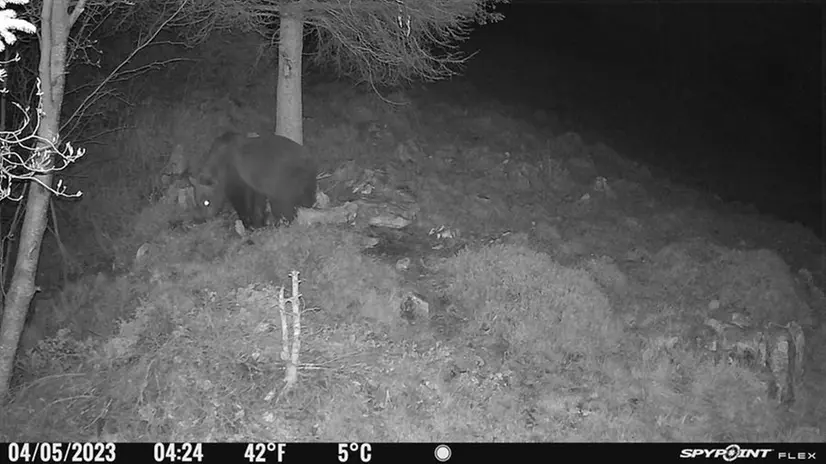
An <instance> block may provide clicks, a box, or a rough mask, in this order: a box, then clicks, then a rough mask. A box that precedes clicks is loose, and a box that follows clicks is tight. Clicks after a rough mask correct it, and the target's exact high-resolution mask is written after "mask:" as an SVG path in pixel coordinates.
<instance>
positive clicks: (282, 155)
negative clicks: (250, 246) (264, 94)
mask: <svg viewBox="0 0 826 464" xmlns="http://www.w3.org/2000/svg"><path fill="white" fill-rule="evenodd" d="M317 175H318V169H317V167H316V165H315V163H314V162H313V159H312V157H311V156H310V154H309V153H308V152H307V149H306V148H304V146H303V145H301V144H299V143H296V142H294V141H293V140H290V139H288V138H286V137H283V136H280V135H275V134H262V135H258V134H252V135H244V134H240V133H238V132H235V131H228V132H226V133H224V134H222V135H221V136H219V137H218V138H216V139H215V141H214V142H213V143H212V146H211V147H210V149H209V152H208V153H207V155H206V157H205V158H204V160H203V164H202V166H201V168H200V169H199V170H198V172H197V174H196V175H195V176H193V175H192V173H190V176H189V180H190V183H191V184H192V186H193V187H194V190H195V202H196V207H197V209H198V213H199V215H200V216H201V218H203V219H206V218H211V217H214V216H216V215H217V214H219V213H221V212H222V211H223V210H224V208H225V206H226V203H227V201H229V203H230V204H231V205H232V207H233V208H234V209H235V212H236V213H238V218H239V219H241V222H242V223H243V224H244V227H245V228H247V229H258V228H261V227H264V226H266V225H267V201H269V204H270V211H271V213H272V219H273V223H274V224H275V225H278V224H281V223H284V224H289V223H291V222H292V221H293V220H295V217H296V216H297V214H298V210H297V209H298V207H299V206H301V207H305V208H312V206H313V204H314V203H315V195H316V188H317V186H316V177H317Z"/></svg>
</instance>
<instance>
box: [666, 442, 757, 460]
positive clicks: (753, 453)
mask: <svg viewBox="0 0 826 464" xmlns="http://www.w3.org/2000/svg"><path fill="white" fill-rule="evenodd" d="M771 451H772V450H771V449H748V448H740V445H728V446H726V447H725V448H717V449H714V448H712V449H691V448H686V449H684V450H682V451H680V457H681V458H699V457H704V458H723V461H726V462H731V461H734V460H735V459H739V458H758V459H765V458H767V457H769V453H770V452H771Z"/></svg>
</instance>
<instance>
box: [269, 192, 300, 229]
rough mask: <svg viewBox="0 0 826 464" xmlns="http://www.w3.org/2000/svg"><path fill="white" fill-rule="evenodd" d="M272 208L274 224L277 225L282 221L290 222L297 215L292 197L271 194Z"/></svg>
mask: <svg viewBox="0 0 826 464" xmlns="http://www.w3.org/2000/svg"><path fill="white" fill-rule="evenodd" d="M270 209H271V210H272V220H273V224H275V225H276V226H277V225H280V224H282V223H284V224H290V223H291V222H293V221H294V220H295V217H296V216H297V211H296V208H295V203H294V202H293V201H292V198H286V199H285V198H283V197H276V196H271V197H270Z"/></svg>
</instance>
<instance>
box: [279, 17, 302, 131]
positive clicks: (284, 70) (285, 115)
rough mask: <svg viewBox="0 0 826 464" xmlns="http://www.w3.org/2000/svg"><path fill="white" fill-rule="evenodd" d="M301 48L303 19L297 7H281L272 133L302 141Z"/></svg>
mask: <svg viewBox="0 0 826 464" xmlns="http://www.w3.org/2000/svg"><path fill="white" fill-rule="evenodd" d="M303 49H304V18H303V14H302V11H301V9H300V7H289V6H285V7H283V8H282V10H281V25H280V27H279V37H278V88H277V89H276V96H277V97H276V98H277V99H278V100H277V102H276V105H275V106H276V110H275V132H276V133H277V134H278V135H283V136H284V137H287V138H290V139H292V140H294V141H296V142H298V143H302V144H303V143H304V135H303V123H304V119H303V118H304V116H303V113H304V110H303V107H302V102H301V53H302V51H303Z"/></svg>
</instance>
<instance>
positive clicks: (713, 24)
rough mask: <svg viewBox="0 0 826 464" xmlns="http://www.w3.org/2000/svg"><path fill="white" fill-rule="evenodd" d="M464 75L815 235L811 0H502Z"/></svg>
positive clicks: (819, 226)
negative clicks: (607, 0) (656, 0)
mask: <svg viewBox="0 0 826 464" xmlns="http://www.w3.org/2000/svg"><path fill="white" fill-rule="evenodd" d="M500 10H501V11H502V12H503V13H505V15H506V18H505V20H504V21H502V22H500V23H497V24H494V25H488V26H484V27H481V28H479V29H478V30H477V31H476V32H474V35H473V36H472V38H471V40H470V41H469V42H467V43H466V44H465V45H466V49H468V50H478V51H479V54H478V55H477V56H475V57H474V58H472V59H471V60H470V61H469V62H468V67H467V69H466V73H465V75H464V77H462V78H461V79H465V80H467V81H469V82H471V83H473V84H474V85H475V87H476V88H477V89H481V90H482V91H483V92H485V93H487V94H489V95H491V96H495V97H497V98H500V99H501V100H502V101H507V102H518V103H521V104H523V105H527V106H529V107H531V108H534V109H537V110H539V109H541V110H544V111H546V112H553V113H554V114H555V115H559V116H561V117H562V119H563V120H564V121H566V123H567V124H568V125H569V126H572V127H570V128H573V129H581V130H588V131H591V132H596V133H598V134H599V136H600V139H601V140H603V141H605V142H606V143H607V144H608V145H609V146H612V147H613V148H614V149H615V150H617V151H618V152H620V153H621V154H623V155H624V156H626V157H630V158H635V159H637V160H638V161H643V162H645V163H648V164H649V165H652V166H654V167H656V168H659V169H661V170H662V172H665V173H666V175H668V176H669V177H670V178H672V179H673V180H676V181H679V182H681V183H684V184H688V185H691V186H694V187H697V188H699V189H701V190H703V191H705V192H709V193H714V194H716V195H718V196H720V197H721V198H723V199H724V200H726V201H740V202H743V203H748V204H753V205H754V206H756V207H757V209H758V210H759V211H760V212H761V213H763V214H770V215H773V216H776V217H778V218H782V219H784V220H786V221H790V222H799V223H802V224H803V225H805V226H806V227H808V228H811V229H813V230H814V231H815V232H816V233H818V235H820V236H823V232H824V227H823V221H824V220H823V202H824V200H823V199H824V190H823V174H824V167H823V156H822V129H823V122H822V115H823V110H822V107H823V106H822V102H823V91H822V89H823V85H822V82H823V79H822V74H823V63H822V61H823V60H822V56H823V33H822V22H823V17H824V15H823V9H822V8H821V7H820V6H819V5H816V4H804V3H797V4H794V3H791V2H790V3H789V4H781V3H780V2H777V3H767V4H756V3H752V4H746V3H744V4H736V3H734V4H732V3H727V4H714V3H708V4H703V3H686V4H621V5H606V4H601V5H594V4H583V5H570V4H568V5H565V4H552V3H544V4H543V3H537V2H534V3H519V2H516V3H513V4H510V5H507V6H503V7H502V8H501V9H500Z"/></svg>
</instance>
